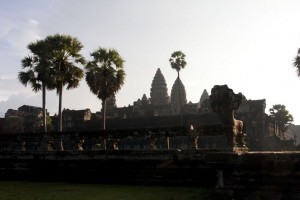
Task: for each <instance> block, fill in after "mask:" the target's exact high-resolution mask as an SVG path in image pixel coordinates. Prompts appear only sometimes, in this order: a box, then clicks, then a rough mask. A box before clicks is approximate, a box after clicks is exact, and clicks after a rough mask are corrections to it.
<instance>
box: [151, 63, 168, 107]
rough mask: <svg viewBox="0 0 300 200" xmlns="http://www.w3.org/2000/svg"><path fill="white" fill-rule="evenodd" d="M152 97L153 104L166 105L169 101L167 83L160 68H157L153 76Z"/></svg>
mask: <svg viewBox="0 0 300 200" xmlns="http://www.w3.org/2000/svg"><path fill="white" fill-rule="evenodd" d="M150 97H151V104H152V105H165V104H168V103H169V96H168V88H167V83H166V80H165V77H164V76H163V74H162V73H161V71H160V68H158V69H157V71H156V73H155V76H154V78H153V81H152V84H151V91H150Z"/></svg>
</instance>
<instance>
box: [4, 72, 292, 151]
mask: <svg viewBox="0 0 300 200" xmlns="http://www.w3.org/2000/svg"><path fill="white" fill-rule="evenodd" d="M179 87H180V96H181V99H180V100H179ZM180 103H181V109H182V118H180ZM265 109H266V100H265V99H259V100H248V99H247V98H246V97H245V96H243V99H242V103H241V105H240V106H239V109H238V110H237V111H236V113H235V115H236V118H238V119H240V120H242V121H243V122H244V127H243V132H244V133H246V134H247V143H248V146H249V147H250V148H251V149H255V150H272V149H274V148H279V147H280V148H290V149H292V148H294V147H295V144H296V140H295V138H286V137H285V135H284V133H283V132H282V131H281V130H280V128H279V124H278V122H276V121H275V120H274V119H272V118H271V117H269V116H268V115H267V114H266V113H265ZM106 115H107V122H106V128H107V129H145V128H146V129H147V128H148V129H151V128H163V129H168V128H170V127H178V126H181V125H183V126H190V125H192V126H193V127H195V128H197V129H199V130H201V129H205V130H206V132H207V133H206V134H209V131H211V132H213V129H212V130H209V129H208V128H207V127H210V126H218V125H220V124H221V122H220V119H219V117H218V115H217V114H216V113H214V112H213V111H212V108H211V105H210V102H209V94H208V92H207V90H206V89H205V90H204V91H203V92H202V94H201V97H200V100H199V102H197V103H192V102H190V101H189V102H188V101H187V98H186V90H185V86H184V84H183V83H182V81H181V80H180V79H179V78H177V79H176V80H175V81H174V84H173V86H172V89H171V94H170V95H169V94H168V87H167V84H166V80H165V78H164V76H163V74H162V72H161V69H160V68H158V69H157V71H156V73H155V75H154V78H153V80H152V83H151V88H150V98H148V97H147V96H146V94H143V95H142V98H140V99H137V100H136V101H135V102H133V104H132V105H129V106H124V107H117V105H116V98H115V96H113V97H112V98H110V99H108V100H107V111H106ZM57 118H58V117H57V116H56V115H54V116H51V119H52V120H51V126H50V127H51V128H50V132H51V131H56V130H57V121H58V120H57ZM101 118H102V115H101V112H96V113H92V112H91V110H90V109H83V110H70V109H64V110H63V131H94V130H100V129H102V123H101ZM181 123H182V124H181ZM1 124H2V128H1V129H2V132H4V133H16V132H40V131H41V130H42V129H41V127H42V108H39V107H34V106H28V105H23V106H21V107H20V108H18V110H13V109H9V110H8V111H7V112H6V114H5V119H2V123H0V125H1ZM212 134H213V133H212ZM215 145H218V144H215Z"/></svg>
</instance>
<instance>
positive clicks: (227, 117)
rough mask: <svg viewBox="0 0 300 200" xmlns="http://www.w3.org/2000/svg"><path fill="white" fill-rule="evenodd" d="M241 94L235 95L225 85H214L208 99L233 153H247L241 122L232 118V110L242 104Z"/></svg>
mask: <svg viewBox="0 0 300 200" xmlns="http://www.w3.org/2000/svg"><path fill="white" fill-rule="evenodd" d="M242 98H243V96H242V93H238V94H235V93H234V92H233V90H232V89H230V88H228V86H227V85H215V86H214V87H213V88H212V90H211V95H210V97H209V99H210V103H211V107H212V109H213V111H214V112H216V113H218V114H219V117H220V119H221V122H222V124H223V128H224V132H225V135H226V137H227V142H228V145H229V147H230V148H232V149H233V151H238V150H242V151H247V150H248V149H247V147H246V144H245V136H246V134H244V133H243V132H242V130H243V122H242V121H241V120H237V119H235V118H234V110H237V109H238V108H239V106H240V104H241V103H242Z"/></svg>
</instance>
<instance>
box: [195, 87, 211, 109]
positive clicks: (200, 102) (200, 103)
mask: <svg viewBox="0 0 300 200" xmlns="http://www.w3.org/2000/svg"><path fill="white" fill-rule="evenodd" d="M207 99H209V95H208V92H207V91H206V89H204V91H203V93H202V95H201V97H200V101H199V104H198V108H201V105H202V103H203V102H204V101H205V100H207Z"/></svg>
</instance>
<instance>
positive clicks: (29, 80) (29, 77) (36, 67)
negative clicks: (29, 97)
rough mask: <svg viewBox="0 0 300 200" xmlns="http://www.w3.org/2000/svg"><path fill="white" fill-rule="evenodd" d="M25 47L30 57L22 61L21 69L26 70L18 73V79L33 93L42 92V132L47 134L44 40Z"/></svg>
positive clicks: (46, 63) (45, 47)
mask: <svg viewBox="0 0 300 200" xmlns="http://www.w3.org/2000/svg"><path fill="white" fill-rule="evenodd" d="M27 47H28V49H29V50H30V51H31V54H32V55H30V56H27V57H25V58H23V59H22V61H21V63H22V69H26V70H25V71H21V72H19V74H18V79H19V81H20V82H21V83H22V84H23V85H25V86H27V84H30V85H31V88H32V90H33V91H34V92H38V91H40V90H42V93H43V95H42V96H43V97H42V98H43V103H42V104H43V131H44V132H47V125H46V124H47V122H46V87H47V85H48V82H49V80H50V76H49V75H50V72H49V62H48V58H47V55H48V54H47V46H46V43H45V42H44V40H37V41H36V42H33V43H30V44H29V45H28V46H27Z"/></svg>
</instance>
